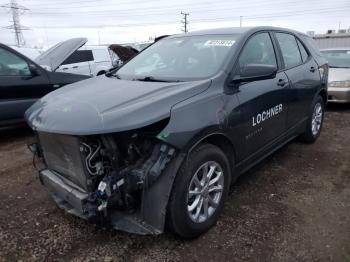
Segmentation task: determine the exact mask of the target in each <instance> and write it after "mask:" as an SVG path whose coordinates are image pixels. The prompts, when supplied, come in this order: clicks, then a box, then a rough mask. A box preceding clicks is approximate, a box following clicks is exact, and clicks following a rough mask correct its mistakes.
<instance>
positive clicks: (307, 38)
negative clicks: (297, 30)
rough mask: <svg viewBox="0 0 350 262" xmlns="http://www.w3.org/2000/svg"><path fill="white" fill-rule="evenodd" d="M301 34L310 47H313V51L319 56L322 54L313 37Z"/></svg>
mask: <svg viewBox="0 0 350 262" xmlns="http://www.w3.org/2000/svg"><path fill="white" fill-rule="evenodd" d="M299 36H300V37H301V38H302V40H303V41H304V42H306V44H307V46H308V47H309V48H312V51H313V53H315V54H316V55H317V56H322V54H321V53H320V50H319V48H318V46H317V44H316V42H315V40H313V39H312V38H311V37H308V36H306V35H299Z"/></svg>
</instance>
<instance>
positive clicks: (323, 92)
mask: <svg viewBox="0 0 350 262" xmlns="http://www.w3.org/2000/svg"><path fill="white" fill-rule="evenodd" d="M318 95H319V96H320V97H322V99H323V102H324V104H325V105H326V104H327V102H328V94H327V90H326V89H324V88H322V89H321V90H320V92H318Z"/></svg>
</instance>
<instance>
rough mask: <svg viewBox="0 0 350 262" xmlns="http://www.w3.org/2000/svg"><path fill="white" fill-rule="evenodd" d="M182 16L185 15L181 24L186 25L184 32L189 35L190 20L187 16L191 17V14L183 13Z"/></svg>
mask: <svg viewBox="0 0 350 262" xmlns="http://www.w3.org/2000/svg"><path fill="white" fill-rule="evenodd" d="M181 14H182V15H183V20H181V23H182V24H183V25H184V27H183V29H182V32H184V33H187V32H188V29H187V25H188V20H187V16H189V15H190V14H189V13H183V12H181Z"/></svg>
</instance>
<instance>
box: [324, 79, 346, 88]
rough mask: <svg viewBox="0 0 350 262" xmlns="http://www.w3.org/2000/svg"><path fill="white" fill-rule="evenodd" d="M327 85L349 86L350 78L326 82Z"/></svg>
mask: <svg viewBox="0 0 350 262" xmlns="http://www.w3.org/2000/svg"><path fill="white" fill-rule="evenodd" d="M328 86H329V87H350V80H346V81H332V82H329V83H328Z"/></svg>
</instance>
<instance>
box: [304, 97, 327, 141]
mask: <svg viewBox="0 0 350 262" xmlns="http://www.w3.org/2000/svg"><path fill="white" fill-rule="evenodd" d="M323 119H324V101H323V99H322V97H320V96H318V97H317V98H316V99H315V101H314V102H313V105H312V111H311V113H310V116H309V119H308V123H307V126H306V130H305V132H304V133H303V134H302V135H301V140H302V141H303V142H305V143H314V142H315V141H316V139H317V138H318V137H319V135H320V133H321V129H322V125H323Z"/></svg>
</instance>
